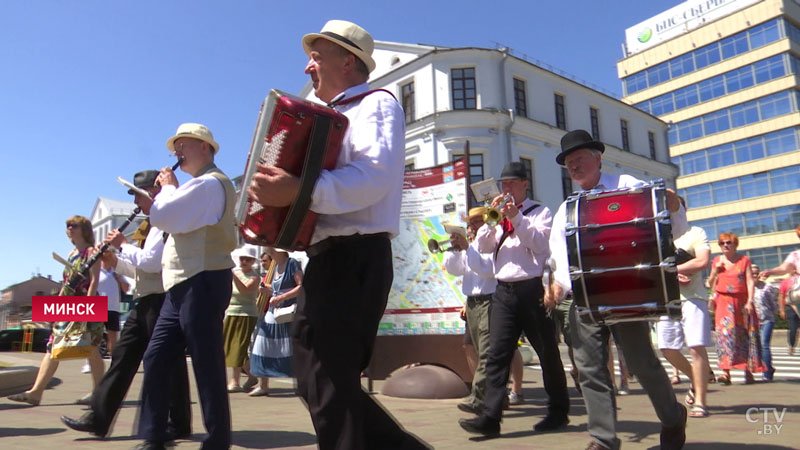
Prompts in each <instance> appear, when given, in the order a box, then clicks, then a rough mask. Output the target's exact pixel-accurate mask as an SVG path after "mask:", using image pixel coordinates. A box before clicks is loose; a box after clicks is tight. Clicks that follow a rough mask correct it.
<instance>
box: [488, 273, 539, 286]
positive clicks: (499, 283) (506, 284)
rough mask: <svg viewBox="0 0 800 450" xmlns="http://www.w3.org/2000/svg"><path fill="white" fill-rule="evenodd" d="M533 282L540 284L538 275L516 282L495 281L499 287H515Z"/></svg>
mask: <svg viewBox="0 0 800 450" xmlns="http://www.w3.org/2000/svg"><path fill="white" fill-rule="evenodd" d="M534 281H538V282H539V283H541V282H542V276H541V275H539V276H538V277H533V278H526V279H524V280H517V281H502V280H497V284H498V285H500V286H516V285H520V284H523V283H531V282H534Z"/></svg>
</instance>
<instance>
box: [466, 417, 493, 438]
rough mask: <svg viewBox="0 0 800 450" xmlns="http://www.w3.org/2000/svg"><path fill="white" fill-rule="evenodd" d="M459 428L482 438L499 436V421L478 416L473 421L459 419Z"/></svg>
mask: <svg viewBox="0 0 800 450" xmlns="http://www.w3.org/2000/svg"><path fill="white" fill-rule="evenodd" d="M458 424H459V425H461V428H463V429H465V430H466V431H469V432H470V433H475V434H482V435H484V436H489V437H496V436H500V421H499V420H494V419H490V418H488V417H486V416H478V417H476V418H474V419H461V420H459V421H458Z"/></svg>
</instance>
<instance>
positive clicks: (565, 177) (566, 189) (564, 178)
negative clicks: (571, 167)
mask: <svg viewBox="0 0 800 450" xmlns="http://www.w3.org/2000/svg"><path fill="white" fill-rule="evenodd" d="M572 192H573V189H572V178H570V177H569V172H567V169H565V168H563V167H562V168H561V193H562V194H563V196H564V200H566V199H567V197H569V196H570V194H572Z"/></svg>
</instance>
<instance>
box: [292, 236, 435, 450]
mask: <svg viewBox="0 0 800 450" xmlns="http://www.w3.org/2000/svg"><path fill="white" fill-rule="evenodd" d="M392 278H393V272H392V249H391V245H390V243H389V239H388V238H387V237H386V236H365V237H362V238H360V239H350V240H347V241H345V242H342V243H340V244H338V245H335V246H334V247H332V248H329V249H328V250H326V251H324V252H322V253H320V254H318V255H315V256H312V257H311V259H310V260H309V262H308V265H307V266H306V271H305V275H304V278H303V290H302V292H301V294H300V297H299V299H298V302H297V313H296V315H295V320H294V326H293V328H292V350H293V365H294V373H295V374H297V391H298V394H299V395H300V396H301V397H302V398H303V400H305V402H306V406H307V407H308V411H309V413H310V414H311V421H312V422H313V424H314V429H315V430H316V433H317V441H318V445H319V448H320V449H321V450H328V449H342V450H359V449H369V450H376V449H389V448H427V447H426V446H424V445H423V444H422V443H420V442H419V441H418V440H417V439H416V438H414V437H413V436H412V435H410V434H408V433H406V432H405V431H404V430H403V429H402V428H401V427H400V425H399V424H398V423H397V422H395V421H394V419H393V418H392V416H391V415H389V413H388V412H386V411H385V410H384V409H383V408H382V407H381V406H380V405H379V404H378V403H377V402H375V400H373V399H372V398H371V397H370V396H369V395H368V394H367V393H366V392H364V390H363V389H362V387H361V372H362V371H363V370H364V369H365V368H366V367H367V365H368V364H369V361H370V358H371V356H372V349H373V346H374V343H375V335H376V334H377V331H378V324H379V322H380V319H381V316H382V315H383V311H384V309H385V308H386V302H387V299H388V295H389V289H390V288H391V286H392Z"/></svg>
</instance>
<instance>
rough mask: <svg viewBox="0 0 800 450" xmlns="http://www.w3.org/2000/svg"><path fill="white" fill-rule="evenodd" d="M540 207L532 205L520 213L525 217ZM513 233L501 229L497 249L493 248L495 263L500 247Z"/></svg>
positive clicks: (535, 204) (536, 204)
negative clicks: (501, 232) (501, 233)
mask: <svg viewBox="0 0 800 450" xmlns="http://www.w3.org/2000/svg"><path fill="white" fill-rule="evenodd" d="M540 206H542V205H540V204H538V203H534V204H533V206H531V207H530V208H528V209H526V210H525V211H522V215H523V216H527V215H528V213H529V212H531V211H533V210H534V209H536V208H538V207H540ZM513 232H514V231H513V230H512V231H507V230H506V229H503V235H502V236H500V242H498V243H497V247H495V248H494V259H495V261H497V252H499V251H500V247H502V246H503V242H505V240H506V238H507V237H508V235H509V234H511V233H513Z"/></svg>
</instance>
